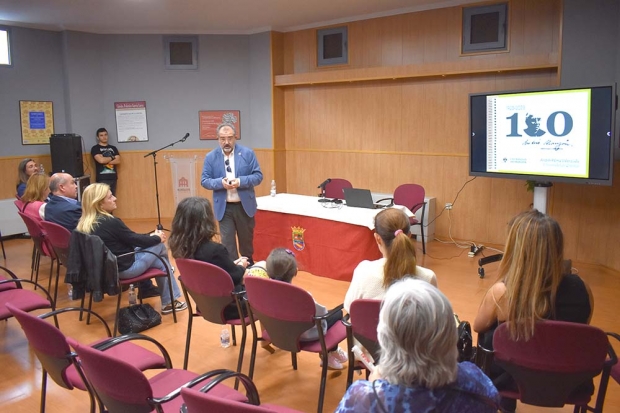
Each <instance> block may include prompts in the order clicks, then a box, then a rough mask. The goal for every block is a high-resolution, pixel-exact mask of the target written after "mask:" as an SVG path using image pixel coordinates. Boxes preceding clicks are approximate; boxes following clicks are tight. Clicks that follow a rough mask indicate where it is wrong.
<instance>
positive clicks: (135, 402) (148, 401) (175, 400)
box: [75, 344, 248, 413]
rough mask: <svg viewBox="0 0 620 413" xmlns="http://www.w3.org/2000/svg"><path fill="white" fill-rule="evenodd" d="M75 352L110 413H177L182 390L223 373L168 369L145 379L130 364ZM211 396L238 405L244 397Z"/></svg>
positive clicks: (222, 389)
mask: <svg viewBox="0 0 620 413" xmlns="http://www.w3.org/2000/svg"><path fill="white" fill-rule="evenodd" d="M75 351H76V352H77V354H78V356H79V357H80V360H81V365H82V368H83V370H84V374H85V376H86V378H87V379H88V382H89V383H90V384H91V386H92V387H93V389H94V391H95V393H96V394H97V396H98V397H99V399H100V400H101V402H102V403H103V405H104V406H105V407H106V408H107V412H109V413H141V412H151V411H153V410H155V411H157V412H160V413H161V412H174V413H177V412H179V409H180V407H181V404H182V403H183V400H182V399H181V397H178V396H179V395H180V394H181V388H182V387H192V386H195V385H197V384H199V383H202V382H205V381H206V380H208V379H210V378H211V377H213V376H215V375H217V374H220V373H221V372H222V370H218V371H215V372H209V373H205V374H203V375H198V374H196V373H192V372H190V371H187V370H180V369H172V368H171V369H167V370H164V371H163V372H161V373H159V374H157V375H155V376H153V377H151V378H147V377H146V376H145V375H144V373H142V372H141V371H140V370H139V369H137V368H136V367H134V366H132V365H131V364H129V363H127V362H125V361H123V360H119V359H117V358H115V357H112V356H111V355H109V354H107V352H103V351H100V350H97V349H94V348H92V347H89V346H84V345H81V344H77V345H76V346H75ZM211 391H212V392H213V393H212V394H213V395H214V396H217V397H223V398H227V399H230V400H236V401H239V402H245V401H247V400H248V399H247V397H245V396H244V395H243V394H241V393H239V392H238V391H236V390H233V389H231V388H230V387H227V386H224V385H221V384H220V385H217V386H215V387H214V388H213V389H212V390H211Z"/></svg>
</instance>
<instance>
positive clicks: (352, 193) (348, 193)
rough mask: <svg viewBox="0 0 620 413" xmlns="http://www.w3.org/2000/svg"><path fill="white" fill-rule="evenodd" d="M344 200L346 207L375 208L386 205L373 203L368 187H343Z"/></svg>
mask: <svg viewBox="0 0 620 413" xmlns="http://www.w3.org/2000/svg"><path fill="white" fill-rule="evenodd" d="M342 191H343V192H344V200H345V202H346V203H347V206H348V207H356V208H367V209H377V208H384V207H386V206H387V205H385V204H384V205H381V204H375V203H374V202H373V200H372V195H371V193H370V190H369V189H359V188H344V189H343V190H342Z"/></svg>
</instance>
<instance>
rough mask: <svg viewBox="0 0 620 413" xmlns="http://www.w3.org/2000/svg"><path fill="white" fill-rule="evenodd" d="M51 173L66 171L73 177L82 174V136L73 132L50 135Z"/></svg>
mask: <svg viewBox="0 0 620 413" xmlns="http://www.w3.org/2000/svg"><path fill="white" fill-rule="evenodd" d="M50 153H51V155H52V173H56V172H63V171H64V172H66V173H68V174H71V175H72V176H73V177H74V178H77V177H79V176H82V175H84V161H83V159H82V137H81V136H80V135H77V134H75V133H63V134H55V135H52V136H50Z"/></svg>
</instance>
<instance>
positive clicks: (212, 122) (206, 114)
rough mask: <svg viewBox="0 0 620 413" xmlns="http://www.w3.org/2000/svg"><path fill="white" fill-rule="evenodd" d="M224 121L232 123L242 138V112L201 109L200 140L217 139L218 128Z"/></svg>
mask: <svg viewBox="0 0 620 413" xmlns="http://www.w3.org/2000/svg"><path fill="white" fill-rule="evenodd" d="M222 123H230V124H231V125H233V126H234V127H235V129H236V130H237V138H238V139H241V112H240V111H238V110H201V111H199V112H198V130H199V131H200V140H215V139H217V135H216V130H217V127H218V126H219V125H221V124H222Z"/></svg>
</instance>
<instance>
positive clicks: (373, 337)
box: [342, 299, 381, 389]
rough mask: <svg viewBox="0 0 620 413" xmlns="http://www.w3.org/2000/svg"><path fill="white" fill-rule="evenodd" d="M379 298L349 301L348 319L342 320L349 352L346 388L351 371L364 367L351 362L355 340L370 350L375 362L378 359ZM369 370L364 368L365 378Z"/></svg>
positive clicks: (351, 374)
mask: <svg viewBox="0 0 620 413" xmlns="http://www.w3.org/2000/svg"><path fill="white" fill-rule="evenodd" d="M380 311H381V300H366V299H359V300H355V301H353V302H352V303H351V308H350V311H349V315H348V317H347V318H348V319H345V320H342V323H343V324H344V325H345V327H346V329H347V350H348V352H349V367H348V371H347V389H348V388H349V386H350V385H351V383H352V382H353V371H354V370H361V369H365V370H366V368H365V367H364V365H363V364H362V363H360V362H357V363H356V362H353V360H355V355H354V354H353V346H354V344H355V340H357V341H358V342H359V343H360V344H361V345H362V346H364V348H365V349H366V350H368V351H369V352H370V354H371V355H372V357H373V358H374V359H375V362H376V361H378V360H379V339H378V338H377V325H378V324H379V312H380ZM369 373H370V372H369V371H368V370H366V379H368V375H369Z"/></svg>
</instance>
